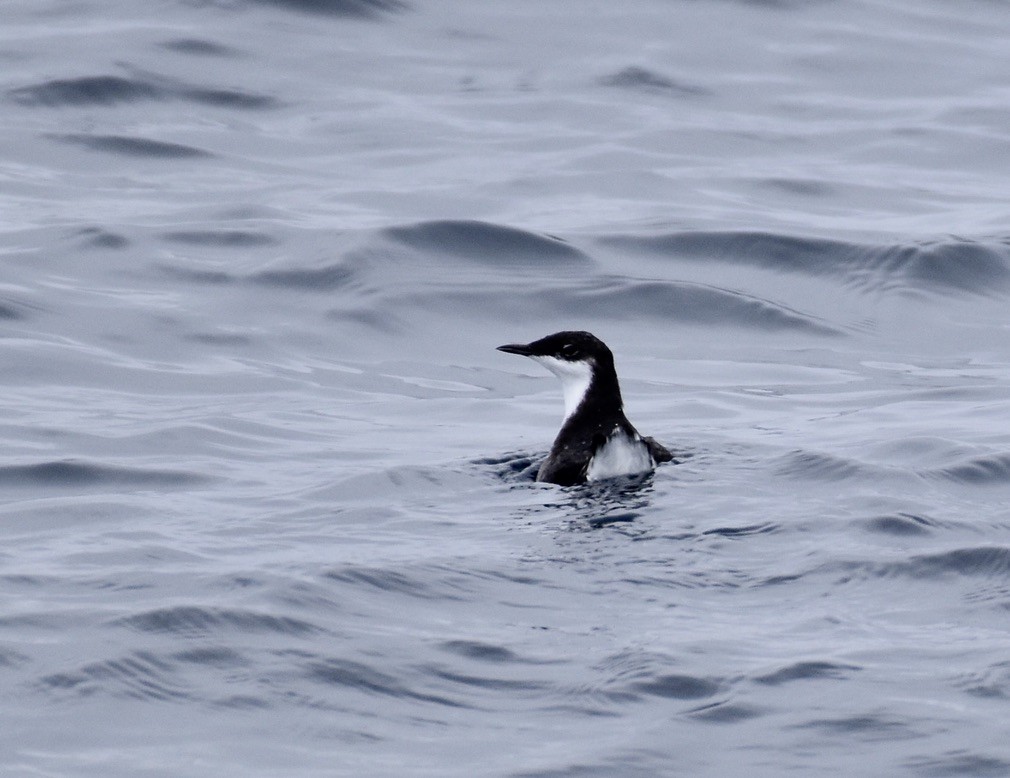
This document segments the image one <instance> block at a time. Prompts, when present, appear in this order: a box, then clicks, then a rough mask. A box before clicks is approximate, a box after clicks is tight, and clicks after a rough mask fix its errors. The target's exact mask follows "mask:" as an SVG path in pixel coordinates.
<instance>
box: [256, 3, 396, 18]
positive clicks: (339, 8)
mask: <svg viewBox="0 0 1010 778" xmlns="http://www.w3.org/2000/svg"><path fill="white" fill-rule="evenodd" d="M244 2H246V3H250V4H256V5H270V6H274V7H276V8H281V9H283V10H287V11H298V12H300V13H311V14H319V15H324V16H348V17H353V18H358V19H377V18H379V17H381V16H383V15H385V14H390V13H396V12H400V11H406V10H408V9H409V8H410V5H408V4H407V3H405V2H403V0H244Z"/></svg>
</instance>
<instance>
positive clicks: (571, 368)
mask: <svg viewBox="0 0 1010 778" xmlns="http://www.w3.org/2000/svg"><path fill="white" fill-rule="evenodd" d="M531 359H535V360H536V361H537V362H539V363H540V364H541V365H543V366H544V367H546V368H547V369H548V370H550V371H551V372H552V373H554V375H556V376H557V377H558V378H560V379H561V391H562V392H564V394H565V418H564V421H568V417H569V416H571V415H572V414H573V413H575V410H576V409H577V408H578V407H579V405H581V404H582V398H583V397H585V396H586V392H588V391H589V383H590V382H591V381H592V380H593V366H592V365H591V364H590V363H589V362H566V361H565V360H563V359H558V358H557V357H531ZM562 423H563V422H562Z"/></svg>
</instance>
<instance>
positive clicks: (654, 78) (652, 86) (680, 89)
mask: <svg viewBox="0 0 1010 778" xmlns="http://www.w3.org/2000/svg"><path fill="white" fill-rule="evenodd" d="M597 83H598V84H599V85H600V86H609V87H617V88H619V89H634V90H639V91H647V92H653V93H656V94H665V95H669V96H671V97H700V96H703V95H707V94H709V91H708V90H707V89H703V88H702V87H699V86H694V85H691V84H684V83H682V82H680V81H675V80H673V79H672V78H667V77H666V76H664V75H662V74H661V73H657V72H655V71H653V70H649V69H647V68H643V67H639V66H636V65H632V66H629V67H626V68H624V69H622V70H619V71H617V72H616V73H611V74H610V75H607V76H602V77H600V78H599V79H597Z"/></svg>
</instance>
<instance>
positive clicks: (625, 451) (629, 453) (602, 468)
mask: <svg viewBox="0 0 1010 778" xmlns="http://www.w3.org/2000/svg"><path fill="white" fill-rule="evenodd" d="M655 466H656V463H655V462H653V461H652V455H651V454H650V453H649V448H648V446H646V445H645V443H643V442H642V439H641V438H640V437H638V436H637V435H636V436H635V437H634V438H632V437H631V436H629V435H627V434H626V433H625V432H624V431H623V430H620V429H616V430H614V431H613V433H612V434H611V435H610V437H609V438H607V442H606V443H604V444H603V445H602V446H600V449H599V451H597V452H596V456H594V457H593V458H592V460H591V461H590V462H589V470H588V471H587V472H586V480H587V481H601V480H603V479H604V478H616V477H617V476H620V475H634V474H635V473H647V472H649V471H650V470H652V469H653V468H654V467H655Z"/></svg>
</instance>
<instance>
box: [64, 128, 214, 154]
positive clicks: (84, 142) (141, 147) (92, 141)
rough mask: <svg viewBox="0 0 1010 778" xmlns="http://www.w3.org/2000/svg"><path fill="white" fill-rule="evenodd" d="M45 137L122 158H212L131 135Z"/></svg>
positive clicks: (191, 147) (190, 147)
mask: <svg viewBox="0 0 1010 778" xmlns="http://www.w3.org/2000/svg"><path fill="white" fill-rule="evenodd" d="M45 137H48V138H51V139H52V140H55V141H59V142H60V143H69V144H71V145H74V146H80V147H81V148H84V149H88V150H89V151H101V152H104V153H106V154H117V155H119V156H124V157H150V158H153V159H187V158H195V157H212V156H214V155H213V154H211V153H210V152H209V151H204V150H203V149H198V148H196V147H194V146H186V145H183V144H181V143H169V142H167V141H161V140H151V139H150V138H138V137H135V136H132V135H85V134H83V133H70V134H66V135H52V134H47V135H46V136H45Z"/></svg>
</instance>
